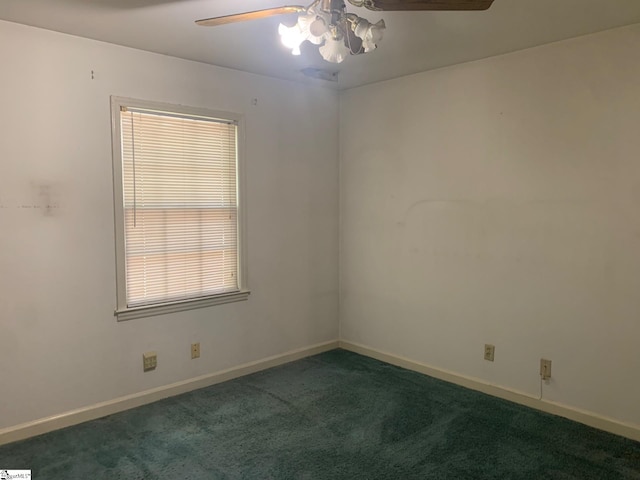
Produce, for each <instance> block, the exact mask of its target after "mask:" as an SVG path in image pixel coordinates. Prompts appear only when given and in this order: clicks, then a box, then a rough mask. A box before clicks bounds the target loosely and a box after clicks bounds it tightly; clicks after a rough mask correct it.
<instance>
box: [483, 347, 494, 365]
mask: <svg viewBox="0 0 640 480" xmlns="http://www.w3.org/2000/svg"><path fill="white" fill-rule="evenodd" d="M495 354H496V347H495V345H489V344H488V343H485V345H484V359H485V360H489V361H490V362H493V359H494V357H495Z"/></svg>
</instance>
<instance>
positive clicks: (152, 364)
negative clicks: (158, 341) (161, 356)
mask: <svg viewBox="0 0 640 480" xmlns="http://www.w3.org/2000/svg"><path fill="white" fill-rule="evenodd" d="M157 366H158V354H157V353H156V352H146V353H143V354H142V369H143V370H144V371H145V372H148V371H149V370H153V369H155V368H156V367H157Z"/></svg>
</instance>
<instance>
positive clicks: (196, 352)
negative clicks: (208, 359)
mask: <svg viewBox="0 0 640 480" xmlns="http://www.w3.org/2000/svg"><path fill="white" fill-rule="evenodd" d="M191 358H200V342H198V343H192V344H191Z"/></svg>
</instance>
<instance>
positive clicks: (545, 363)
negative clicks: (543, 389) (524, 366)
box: [540, 358, 551, 380]
mask: <svg viewBox="0 0 640 480" xmlns="http://www.w3.org/2000/svg"><path fill="white" fill-rule="evenodd" d="M540 376H541V377H542V379H543V380H549V379H550V378H551V360H547V359H546V358H541V359H540Z"/></svg>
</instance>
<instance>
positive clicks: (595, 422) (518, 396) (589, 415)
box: [339, 340, 640, 441]
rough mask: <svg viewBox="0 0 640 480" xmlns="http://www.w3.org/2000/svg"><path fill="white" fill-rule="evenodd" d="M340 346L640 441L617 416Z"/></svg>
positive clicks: (637, 429)
mask: <svg viewBox="0 0 640 480" xmlns="http://www.w3.org/2000/svg"><path fill="white" fill-rule="evenodd" d="M339 345H340V348H343V349H345V350H349V351H351V352H355V353H359V354H361V355H364V356H367V357H371V358H375V359H377V360H381V361H383V362H386V363H390V364H392V365H396V366H398V367H402V368H406V369H407V370H413V371H415V372H419V373H424V374H425V375H429V376H430V377H434V378H438V379H440V380H444V381H445V382H449V383H454V384H456V385H460V386H462V387H466V388H469V389H471V390H476V391H479V392H482V393H486V394H488V395H492V396H494V397H498V398H502V399H504V400H508V401H511V402H514V403H518V404H520V405H524V406H526V407H530V408H534V409H536V410H540V411H543V412H546V413H551V414H553V415H558V416H560V417H564V418H568V419H569V420H573V421H575V422H579V423H582V424H585V425H588V426H590V427H594V428H597V429H599V430H604V431H606V432H610V433H613V434H616V435H620V436H622V437H626V438H630V439H631V440H635V441H640V426H639V425H633V424H628V423H622V422H620V421H617V420H615V419H613V418H608V417H604V416H601V415H598V414H596V413H593V412H589V411H586V410H581V409H577V408H574V407H570V406H568V405H563V404H560V403H556V402H550V401H548V400H544V399H539V398H538V397H535V396H533V395H529V394H527V393H524V392H520V391H517V390H512V389H509V388H506V387H502V386H499V385H493V384H490V383H487V382H484V381H483V380H480V379H477V378H472V377H467V376H464V375H460V374H457V373H455V372H451V371H447V370H442V369H439V368H435V367H431V366H429V365H425V364H423V363H419V362H416V361H413V360H410V359H408V358H404V357H401V356H398V355H394V354H392V353H387V352H382V351H380V350H376V349H374V348H370V347H367V346H365V345H360V344H357V343H352V342H348V341H343V340H340V342H339Z"/></svg>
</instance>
